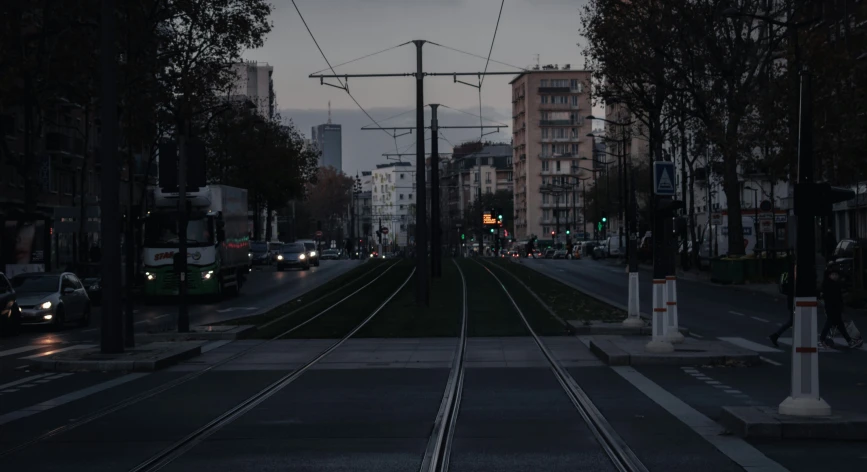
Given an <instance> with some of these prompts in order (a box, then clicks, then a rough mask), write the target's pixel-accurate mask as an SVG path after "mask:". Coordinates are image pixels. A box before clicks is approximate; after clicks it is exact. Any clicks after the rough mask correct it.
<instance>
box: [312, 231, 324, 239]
mask: <svg viewBox="0 0 867 472" xmlns="http://www.w3.org/2000/svg"><path fill="white" fill-rule="evenodd" d="M313 234H315V235H316V237H317V238H321V237H322V231H317V232H315V233H313Z"/></svg>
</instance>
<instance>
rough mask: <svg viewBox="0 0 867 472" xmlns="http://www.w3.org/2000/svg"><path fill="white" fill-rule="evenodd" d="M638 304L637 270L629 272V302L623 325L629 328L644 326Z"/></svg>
mask: <svg viewBox="0 0 867 472" xmlns="http://www.w3.org/2000/svg"><path fill="white" fill-rule="evenodd" d="M638 307H639V305H638V272H630V273H629V304H628V305H627V309H628V311H627V317H626V319H625V320H623V326H626V327H629V328H642V327H644V320H642V319H641V314H640V312H639V308H638Z"/></svg>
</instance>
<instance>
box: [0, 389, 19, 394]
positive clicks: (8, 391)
mask: <svg viewBox="0 0 867 472" xmlns="http://www.w3.org/2000/svg"><path fill="white" fill-rule="evenodd" d="M17 391H18V389H17V388H10V389H9V390H3V391H2V392H0V393H15V392H17Z"/></svg>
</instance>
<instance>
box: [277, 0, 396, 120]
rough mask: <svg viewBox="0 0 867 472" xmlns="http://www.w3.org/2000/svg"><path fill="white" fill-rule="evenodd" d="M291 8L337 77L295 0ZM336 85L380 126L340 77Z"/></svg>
mask: <svg viewBox="0 0 867 472" xmlns="http://www.w3.org/2000/svg"><path fill="white" fill-rule="evenodd" d="M292 6H294V7H295V11H296V12H298V16H299V17H300V18H301V22H302V23H304V27H305V28H307V33H309V34H310V38H311V39H312V40H313V44H315V45H316V49H318V50H319V54H321V55H322V59H325V63H326V64H328V69H330V70H331V73H332V74H334V75H337V72H335V71H334V67H333V66H332V65H331V62H329V61H328V57H326V56H325V52H324V51H322V47H321V46H319V41H317V40H316V36H314V35H313V31H311V30H310V26H308V25H307V20H305V19H304V15H302V14H301V10H299V9H298V5H297V4H296V3H295V0H292ZM323 70H324V69H323ZM337 83H339V84H340V88H342V89H343V91H344V92H346V94H347V95H349V98H351V99H352V101H353V102H355V105H356V106H358V108H359V109H360V110H361V111H362V112H364V114H365V115H367V117H368V118H369V119H370V121H372V122H374V123H375V124H376V126H380V125H379V123H378V122H377V121H376V120H374V119H373V117H372V116H370V113H368V112H367V110H365V109H364V107H363V106H361V104H360V103H358V100H356V99H355V97H353V96H352V94H351V93H350V92H349V88H348V87H346V85H344V83H343V81H342V80H340V77H337ZM382 132H383V133H385V134H387V135H389V136H391V137H394V135H393V134H392V133H389V132H388V131H386V130H382Z"/></svg>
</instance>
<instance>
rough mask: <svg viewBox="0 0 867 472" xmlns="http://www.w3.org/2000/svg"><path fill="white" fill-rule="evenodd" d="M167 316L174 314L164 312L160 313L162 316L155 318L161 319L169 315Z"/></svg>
mask: <svg viewBox="0 0 867 472" xmlns="http://www.w3.org/2000/svg"><path fill="white" fill-rule="evenodd" d="M167 316H172V315H171V313H164V314H162V315H160V316H155V317H154V319H155V320H158V319H160V318H165V317H167Z"/></svg>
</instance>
